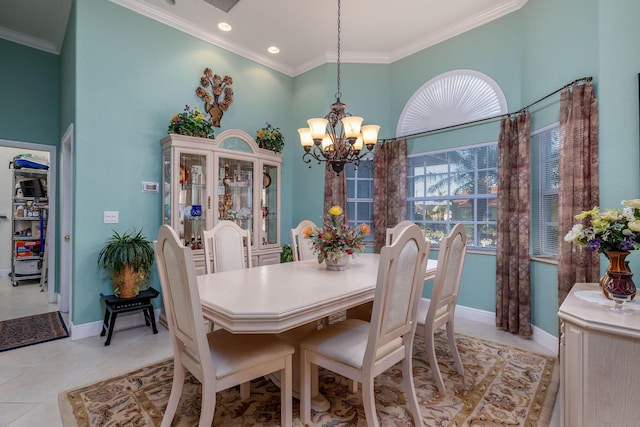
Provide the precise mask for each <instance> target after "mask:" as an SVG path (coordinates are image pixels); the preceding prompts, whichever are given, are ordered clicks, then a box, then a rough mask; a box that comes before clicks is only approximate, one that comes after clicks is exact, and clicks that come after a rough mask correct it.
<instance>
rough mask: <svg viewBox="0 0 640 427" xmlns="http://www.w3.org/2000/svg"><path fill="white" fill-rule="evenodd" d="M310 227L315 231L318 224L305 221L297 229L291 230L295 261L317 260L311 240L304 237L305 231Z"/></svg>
mask: <svg viewBox="0 0 640 427" xmlns="http://www.w3.org/2000/svg"><path fill="white" fill-rule="evenodd" d="M308 227H311V229H312V230H313V229H315V228H316V224H315V223H314V222H313V221H311V220H308V219H303V220H302V221H300V223H299V224H298V225H297V226H296V228H292V229H291V249H292V252H293V260H294V261H302V260H303V259H314V258H316V254H315V253H314V252H313V245H312V244H311V240H310V239H307V238H306V237H305V235H304V230H306V229H307V228H308Z"/></svg>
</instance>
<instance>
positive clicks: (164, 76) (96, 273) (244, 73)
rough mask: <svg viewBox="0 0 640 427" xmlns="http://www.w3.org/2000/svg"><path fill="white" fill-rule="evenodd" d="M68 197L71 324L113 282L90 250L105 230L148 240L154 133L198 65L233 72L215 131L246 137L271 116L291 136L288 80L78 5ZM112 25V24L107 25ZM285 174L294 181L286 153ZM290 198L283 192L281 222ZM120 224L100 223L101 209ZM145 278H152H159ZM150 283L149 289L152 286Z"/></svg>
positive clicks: (151, 234)
mask: <svg viewBox="0 0 640 427" xmlns="http://www.w3.org/2000/svg"><path fill="white" fill-rule="evenodd" d="M75 22H76V37H75V40H76V43H75V45H76V46H75V50H76V61H75V72H76V76H75V85H76V105H75V111H76V113H75V132H76V134H75V137H76V139H75V161H76V171H75V183H76V187H75V201H76V207H75V212H74V219H75V225H74V226H75V230H74V235H75V236H76V239H75V246H74V253H75V258H74V271H73V277H74V282H75V283H76V285H75V286H74V289H73V322H74V323H75V324H82V323H87V322H92V321H97V320H99V319H100V318H101V314H100V312H101V311H102V310H101V307H100V301H99V298H98V297H97V296H98V295H99V294H100V292H104V293H108V292H109V291H110V288H111V283H110V278H109V277H108V274H107V272H106V271H100V270H98V268H97V264H96V260H97V254H98V252H99V250H100V249H101V247H102V245H103V243H104V241H105V240H106V239H107V238H108V237H109V236H110V235H111V230H112V228H115V229H117V230H119V231H124V230H126V229H129V228H131V227H136V228H138V229H140V228H142V229H143V230H144V234H145V235H146V236H147V237H148V238H149V239H152V240H153V239H154V238H155V235H156V233H157V230H158V227H159V226H160V212H161V210H160V207H161V201H160V197H161V196H160V195H159V194H155V193H141V190H140V188H141V182H142V181H155V182H159V181H160V179H161V169H160V164H161V153H160V143H159V141H160V139H161V138H162V137H164V136H165V135H166V129H167V125H168V123H169V119H170V118H171V116H172V115H173V114H174V113H177V112H180V111H182V109H183V108H184V105H185V104H188V105H190V106H191V107H196V106H199V107H200V108H202V107H203V105H202V101H201V100H200V99H199V98H198V97H197V96H196V94H195V89H196V88H197V87H198V86H199V82H200V76H201V75H202V73H203V70H204V69H205V68H206V67H209V68H211V69H212V70H213V71H214V73H217V74H221V75H226V74H228V75H230V76H232V77H233V79H234V83H233V90H234V98H233V104H232V105H231V107H230V108H229V110H228V111H226V112H225V114H224V117H223V118H222V127H221V128H220V129H216V134H220V132H221V131H223V130H225V129H230V128H238V129H242V130H244V131H246V132H248V133H249V134H251V135H253V134H254V133H255V131H256V130H257V129H259V128H261V127H264V126H265V122H269V123H271V124H272V125H274V126H277V127H280V128H282V129H283V130H284V132H285V137H286V139H287V141H294V140H295V139H294V137H295V135H293V134H291V133H290V129H293V127H292V126H291V123H290V122H291V110H292V105H291V93H292V88H293V80H292V79H291V78H290V77H287V76H284V75H283V74H281V73H278V72H275V71H273V70H270V69H268V68H265V67H263V66H261V65H258V64H256V63H255V62H252V61H249V60H247V59H245V58H242V57H240V56H237V55H234V54H232V53H229V52H228V51H225V50H222V49H219V48H217V47H214V46H212V45H210V44H208V43H205V42H203V41H201V40H198V39H195V38H193V37H191V36H188V35H186V34H183V33H181V32H178V31H176V30H173V29H171V28H169V27H167V26H165V25H162V24H160V23H158V22H156V21H153V20H151V19H147V18H145V17H142V16H140V15H137V14H135V13H132V12H130V11H129V10H127V9H125V8H123V7H120V6H117V5H114V4H113V3H110V2H105V1H100V0H85V1H82V2H76V16H75ZM114 23H117V29H116V27H114ZM284 160H285V165H284V166H283V181H285V182H290V181H292V180H293V175H292V168H291V166H290V165H291V164H292V163H293V162H292V161H291V159H290V158H289V154H288V153H285V155H284ZM290 206H291V196H290V193H288V192H285V193H284V196H283V209H282V211H283V213H285V215H284V216H283V226H284V228H286V227H287V226H288V224H289V223H290V212H291V208H290ZM105 210H113V211H119V213H120V214H119V224H117V226H116V227H112V225H109V224H103V211H105ZM153 281H154V283H155V285H157V278H156V277H155V276H154V277H153ZM156 287H157V286H156Z"/></svg>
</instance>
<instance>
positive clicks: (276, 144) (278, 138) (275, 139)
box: [256, 123, 284, 153]
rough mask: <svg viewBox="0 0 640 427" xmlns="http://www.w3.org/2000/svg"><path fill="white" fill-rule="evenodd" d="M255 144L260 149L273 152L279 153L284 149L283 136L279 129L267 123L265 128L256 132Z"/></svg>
mask: <svg viewBox="0 0 640 427" xmlns="http://www.w3.org/2000/svg"><path fill="white" fill-rule="evenodd" d="M256 142H257V143H258V146H260V148H266V149H267V150H271V151H275V152H276V153H279V152H281V151H282V148H284V136H282V132H280V128H274V127H273V126H271V125H270V124H269V123H267V127H265V128H262V129H258V130H257V131H256Z"/></svg>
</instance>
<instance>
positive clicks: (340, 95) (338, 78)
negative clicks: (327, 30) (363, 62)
mask: <svg viewBox="0 0 640 427" xmlns="http://www.w3.org/2000/svg"><path fill="white" fill-rule="evenodd" d="M340 4H341V2H340V0H338V77H337V80H338V91H337V92H336V99H337V100H340V98H341V97H342V93H341V92H340V32H341V31H342V27H341V26H340Z"/></svg>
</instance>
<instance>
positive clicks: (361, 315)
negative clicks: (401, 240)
mask: <svg viewBox="0 0 640 427" xmlns="http://www.w3.org/2000/svg"><path fill="white" fill-rule="evenodd" d="M413 224H414V222H413V221H409V220H406V221H400V222H399V223H398V224H396V226H395V227H391V228H387V232H386V239H385V245H386V246H390V245H391V243H393V238H394V236H397V235H398V234H399V233H400V231H402V230H404V229H405V228H407V227H408V226H410V225H413ZM372 307H373V304H372V303H367V304H362V305H360V306H358V307H353V308H350V309H348V310H347V317H349V318H353V319H361V320H366V321H367V322H368V321H369V320H370V319H371V310H372Z"/></svg>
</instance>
